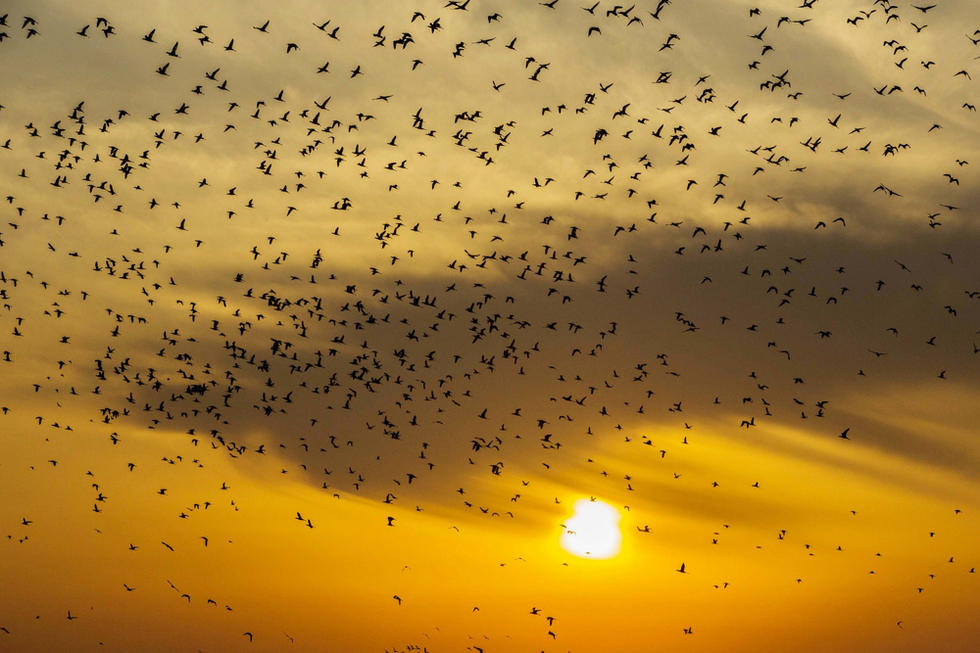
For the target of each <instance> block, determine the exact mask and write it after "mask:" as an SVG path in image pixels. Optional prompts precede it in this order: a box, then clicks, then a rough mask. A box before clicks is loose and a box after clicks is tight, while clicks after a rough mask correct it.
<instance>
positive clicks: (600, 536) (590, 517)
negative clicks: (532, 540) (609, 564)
mask: <svg viewBox="0 0 980 653" xmlns="http://www.w3.org/2000/svg"><path fill="white" fill-rule="evenodd" d="M574 510H575V514H573V515H572V516H571V517H569V518H568V519H566V520H565V523H564V525H563V526H564V528H563V530H562V533H561V547H562V548H563V549H565V550H566V551H568V552H569V553H571V554H574V555H577V556H579V557H581V558H592V559H603V558H611V557H613V556H614V555H616V554H617V553H619V542H620V539H621V537H620V534H619V513H618V512H616V509H615V508H613V507H612V506H610V505H608V504H605V503H603V502H601V501H597V500H592V499H580V500H578V501H576V502H575V507H574Z"/></svg>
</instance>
